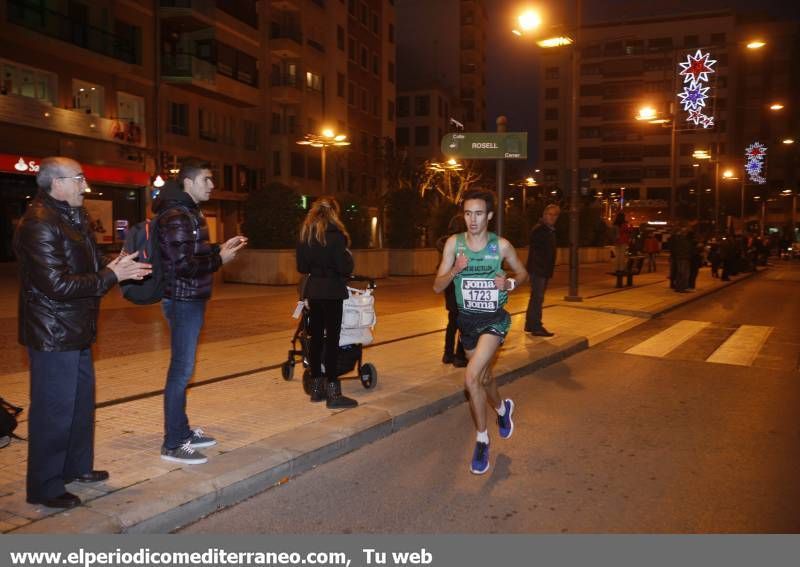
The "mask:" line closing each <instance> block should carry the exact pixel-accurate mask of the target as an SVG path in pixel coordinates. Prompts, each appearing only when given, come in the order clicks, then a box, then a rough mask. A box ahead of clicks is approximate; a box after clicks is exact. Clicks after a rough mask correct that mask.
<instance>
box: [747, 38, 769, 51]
mask: <svg viewBox="0 0 800 567" xmlns="http://www.w3.org/2000/svg"><path fill="white" fill-rule="evenodd" d="M765 45H767V43H766V42H764V41H761V40H760V39H754V40H753V41H751V42H749V43H748V44H747V49H761V48H762V47H764V46H765Z"/></svg>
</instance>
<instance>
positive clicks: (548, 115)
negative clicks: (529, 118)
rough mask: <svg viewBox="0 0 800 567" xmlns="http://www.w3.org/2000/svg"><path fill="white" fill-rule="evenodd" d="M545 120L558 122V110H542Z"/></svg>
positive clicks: (551, 107)
mask: <svg viewBox="0 0 800 567" xmlns="http://www.w3.org/2000/svg"><path fill="white" fill-rule="evenodd" d="M544 119H545V120H558V108H556V107H554V106H550V107H548V108H545V109H544Z"/></svg>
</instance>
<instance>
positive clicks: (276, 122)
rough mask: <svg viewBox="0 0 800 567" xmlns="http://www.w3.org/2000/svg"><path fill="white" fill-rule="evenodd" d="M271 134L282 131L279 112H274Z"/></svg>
mask: <svg viewBox="0 0 800 567" xmlns="http://www.w3.org/2000/svg"><path fill="white" fill-rule="evenodd" d="M269 132H270V134H280V133H281V115H280V114H279V113H277V112H273V113H272V121H271V122H270V129H269Z"/></svg>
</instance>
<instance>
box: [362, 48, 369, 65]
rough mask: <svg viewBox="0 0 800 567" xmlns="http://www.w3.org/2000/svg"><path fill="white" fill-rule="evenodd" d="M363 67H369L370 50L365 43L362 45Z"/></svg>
mask: <svg viewBox="0 0 800 567" xmlns="http://www.w3.org/2000/svg"><path fill="white" fill-rule="evenodd" d="M361 67H362V68H364V69H369V51H367V48H366V46H364V45H362V46H361Z"/></svg>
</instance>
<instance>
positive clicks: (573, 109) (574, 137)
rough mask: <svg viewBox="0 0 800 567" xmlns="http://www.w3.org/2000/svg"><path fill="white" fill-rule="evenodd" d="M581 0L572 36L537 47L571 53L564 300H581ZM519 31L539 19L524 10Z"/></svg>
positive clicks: (537, 24)
mask: <svg viewBox="0 0 800 567" xmlns="http://www.w3.org/2000/svg"><path fill="white" fill-rule="evenodd" d="M581 8H582V0H575V28H574V30H573V31H572V33H571V34H569V35H565V34H559V35H556V36H552V37H545V36H544V35H543V34H540V35H539V37H538V38H537V41H536V44H537V45H538V46H539V47H543V48H553V47H562V46H566V45H569V46H571V50H570V67H571V70H570V78H571V84H570V125H569V126H570V136H569V141H570V145H571V150H572V151H571V152H570V159H569V163H570V198H569V294H568V295H566V296H565V297H564V299H565V300H566V301H583V298H581V296H580V295H579V293H578V244H579V240H580V179H579V174H578V170H579V168H578V90H579V89H578V82H579V80H580V52H579V51H578V46H579V45H580V31H581ZM517 23H518V26H519V27H518V28H517V29H515V30H513V33H514V34H515V35H518V36H521V35H523V34H524V33H527V32H532V31H534V30H537V29H538V28H539V27H540V26H541V23H542V21H541V17H540V16H539V15H538V14H537V13H535V12H533V11H527V12H525V13H523V14H521V15H520V16H519V17H518V18H517Z"/></svg>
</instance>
